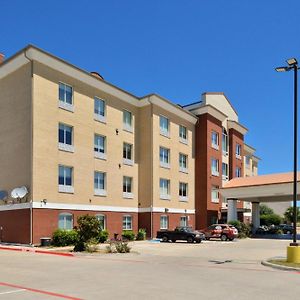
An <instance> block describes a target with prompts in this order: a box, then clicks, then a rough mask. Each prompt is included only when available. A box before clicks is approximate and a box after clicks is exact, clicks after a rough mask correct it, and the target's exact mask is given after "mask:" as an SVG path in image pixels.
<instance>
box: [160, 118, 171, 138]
mask: <svg viewBox="0 0 300 300" xmlns="http://www.w3.org/2000/svg"><path fill="white" fill-rule="evenodd" d="M161 120H166V121H167V128H164V127H162V126H161ZM159 132H160V134H161V135H162V136H165V137H170V120H169V118H167V117H165V116H162V115H160V116H159Z"/></svg>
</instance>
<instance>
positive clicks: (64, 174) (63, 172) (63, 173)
mask: <svg viewBox="0 0 300 300" xmlns="http://www.w3.org/2000/svg"><path fill="white" fill-rule="evenodd" d="M58 173H59V174H58V191H59V192H63V193H74V188H73V186H72V185H73V184H72V181H73V178H72V177H73V168H71V167H66V166H59V167H58Z"/></svg>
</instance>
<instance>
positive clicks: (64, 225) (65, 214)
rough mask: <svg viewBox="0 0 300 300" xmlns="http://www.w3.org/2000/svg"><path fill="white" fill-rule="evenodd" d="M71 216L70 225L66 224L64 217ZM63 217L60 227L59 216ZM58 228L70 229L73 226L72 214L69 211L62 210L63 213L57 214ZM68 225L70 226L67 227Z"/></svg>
mask: <svg viewBox="0 0 300 300" xmlns="http://www.w3.org/2000/svg"><path fill="white" fill-rule="evenodd" d="M70 216H71V226H67V218H66V217H70ZM61 217H63V220H62V221H63V223H64V224H63V226H62V227H61V226H60V221H61V220H60V218H61ZM57 227H58V228H59V229H62V230H72V229H73V227H74V218H73V214H71V213H66V212H63V213H60V214H59V215H58V226H57ZM68 227H70V228H68Z"/></svg>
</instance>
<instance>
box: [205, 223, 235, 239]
mask: <svg viewBox="0 0 300 300" xmlns="http://www.w3.org/2000/svg"><path fill="white" fill-rule="evenodd" d="M200 231H201V232H203V233H204V234H205V239H206V240H209V239H215V238H216V239H221V241H227V240H229V241H233V240H234V239H235V238H237V236H238V231H237V229H236V228H235V227H234V226H232V225H228V224H213V225H210V226H209V227H207V228H205V229H202V230H200Z"/></svg>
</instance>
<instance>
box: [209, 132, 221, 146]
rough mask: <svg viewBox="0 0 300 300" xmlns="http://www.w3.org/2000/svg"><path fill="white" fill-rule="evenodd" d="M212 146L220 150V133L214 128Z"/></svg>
mask: <svg viewBox="0 0 300 300" xmlns="http://www.w3.org/2000/svg"><path fill="white" fill-rule="evenodd" d="M211 146H212V148H214V149H216V150H219V133H218V132H216V131H214V130H212V132H211Z"/></svg>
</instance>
